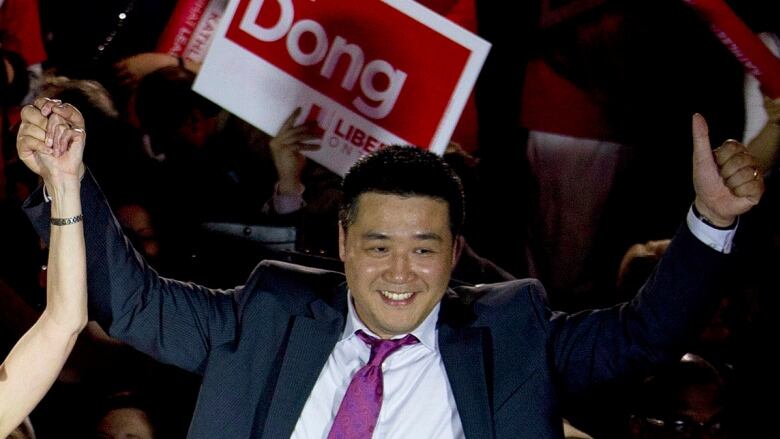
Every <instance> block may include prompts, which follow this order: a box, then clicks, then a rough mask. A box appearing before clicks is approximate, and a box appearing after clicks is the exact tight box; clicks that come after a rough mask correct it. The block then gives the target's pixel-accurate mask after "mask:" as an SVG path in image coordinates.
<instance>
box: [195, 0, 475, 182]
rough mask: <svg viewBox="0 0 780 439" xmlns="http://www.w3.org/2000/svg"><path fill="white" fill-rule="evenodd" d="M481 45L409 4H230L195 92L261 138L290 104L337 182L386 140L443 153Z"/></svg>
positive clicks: (376, 0)
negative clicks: (316, 136) (315, 135)
mask: <svg viewBox="0 0 780 439" xmlns="http://www.w3.org/2000/svg"><path fill="white" fill-rule="evenodd" d="M489 48H490V45H489V44H488V43H487V42H486V41H484V40H482V39H480V38H479V37H477V36H475V35H474V34H472V33H470V32H468V31H466V30H465V29H463V28H461V27H459V26H457V25H456V24H454V23H452V22H450V21H448V20H447V19H445V18H443V17H441V16H439V15H437V14H435V13H434V12H432V11H430V10H429V9H427V8H425V7H423V6H421V5H420V4H418V3H416V2H414V1H412V0H384V1H380V0H232V1H231V2H230V4H229V5H228V8H227V10H226V12H225V15H224V16H223V19H222V20H221V22H220V26H219V29H218V30H217V36H216V38H215V39H214V41H213V42H212V46H211V49H210V50H209V53H208V54H207V56H206V60H205V63H204V65H203V68H202V69H201V72H200V74H199V75H198V78H197V80H196V82H195V86H194V89H195V91H197V92H198V93H201V94H202V95H204V96H206V97H207V98H209V99H211V100H213V101H214V102H216V103H218V104H219V105H221V106H223V107H224V108H227V109H228V110H229V111H231V112H233V113H234V114H236V115H238V116H239V117H241V118H243V119H245V120H246V121H248V122H249V123H251V124H253V125H255V126H256V127H258V128H259V129H261V130H263V131H266V132H268V133H270V134H276V132H277V131H278V129H279V128H280V127H281V125H282V122H283V121H284V120H285V119H286V118H287V117H288V116H289V115H290V114H291V113H292V111H293V110H294V109H295V108H297V107H301V108H302V109H303V111H302V112H301V116H300V119H299V121H298V122H303V121H305V120H316V121H317V125H318V126H319V128H320V132H322V139H321V147H320V149H319V150H318V151H314V152H311V153H307V155H308V156H309V157H311V158H312V159H314V160H316V161H318V162H320V163H321V164H323V165H325V166H326V167H328V168H330V169H331V170H333V171H334V172H336V173H338V174H341V175H343V174H344V173H345V172H346V170H347V169H348V168H349V167H350V166H351V165H352V163H354V162H355V160H357V159H358V158H359V157H360V156H362V155H363V154H366V153H368V152H371V151H375V150H377V149H380V148H382V147H384V146H387V145H390V144H399V143H400V144H413V145H416V146H419V147H423V148H428V149H430V150H432V151H434V152H436V153H439V154H441V153H443V152H444V149H445V148H446V146H447V143H448V142H449V139H450V136H451V135H452V131H453V130H454V128H455V125H456V124H457V122H458V118H459V117H460V114H461V111H462V110H463V106H464V105H465V103H466V99H467V98H468V96H469V93H470V92H471V89H472V87H473V85H474V82H475V81H476V79H477V75H478V74H479V70H480V69H481V68H482V64H483V63H484V60H485V57H486V56H487V52H488V50H489Z"/></svg>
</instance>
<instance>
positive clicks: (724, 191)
mask: <svg viewBox="0 0 780 439" xmlns="http://www.w3.org/2000/svg"><path fill="white" fill-rule="evenodd" d="M693 187H694V189H695V190H696V200H695V201H694V203H695V205H696V209H698V210H699V212H700V213H701V214H702V215H704V216H705V217H706V218H708V219H709V220H710V221H711V222H712V223H714V224H715V225H717V226H722V227H727V226H730V225H731V224H733V223H734V221H735V220H736V218H737V216H738V215H741V214H743V213H745V212H747V211H748V210H750V209H751V208H752V207H753V206H755V205H756V204H758V202H759V200H760V199H761V195H762V194H763V193H764V177H763V174H762V173H761V170H760V167H759V166H758V164H757V162H756V159H755V158H754V157H753V156H752V155H751V154H750V153H749V152H748V150H747V148H746V147H745V146H744V145H742V144H741V143H739V142H737V141H736V140H727V141H726V142H724V143H723V145H721V146H720V147H719V148H718V149H716V150H715V151H712V148H711V146H710V138H709V129H708V128H707V122H706V121H705V120H704V117H702V116H701V115H700V114H696V115H694V116H693Z"/></svg>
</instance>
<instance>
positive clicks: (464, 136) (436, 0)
mask: <svg viewBox="0 0 780 439" xmlns="http://www.w3.org/2000/svg"><path fill="white" fill-rule="evenodd" d="M418 2H419V3H421V4H422V5H424V6H426V7H427V8H429V9H431V10H433V11H435V12H436V13H437V14H439V15H442V16H444V17H446V18H447V19H449V20H450V21H452V22H454V23H456V24H458V25H460V26H461V27H463V28H465V29H467V30H469V31H471V32H475V33H476V31H477V10H476V6H475V5H474V0H418ZM452 140H453V141H454V142H457V143H459V144H460V146H461V147H462V148H463V149H464V150H465V151H466V152H469V153H473V152H475V151H476V150H477V146H478V144H477V105H476V102H475V100H474V93H473V92H472V93H471V95H470V96H469V99H468V100H467V101H466V106H465V107H464V108H463V113H462V114H461V116H460V120H459V121H458V125H457V126H456V127H455V132H453V133H452Z"/></svg>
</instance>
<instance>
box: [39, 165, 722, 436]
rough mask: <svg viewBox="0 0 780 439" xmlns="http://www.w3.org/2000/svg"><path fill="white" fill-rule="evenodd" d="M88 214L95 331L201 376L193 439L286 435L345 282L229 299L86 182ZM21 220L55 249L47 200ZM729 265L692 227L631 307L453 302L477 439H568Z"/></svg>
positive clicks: (466, 403)
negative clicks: (158, 267) (140, 244)
mask: <svg viewBox="0 0 780 439" xmlns="http://www.w3.org/2000/svg"><path fill="white" fill-rule="evenodd" d="M82 203H83V206H84V208H83V210H84V224H85V227H86V229H85V230H86V242H87V255H88V267H89V268H88V271H89V273H88V281H89V300H90V319H93V320H97V321H98V322H99V323H100V324H101V325H102V326H103V327H104V328H107V329H108V331H109V333H110V334H111V335H112V336H114V337H117V338H119V339H121V340H124V341H125V342H127V343H129V344H130V345H132V346H134V347H135V348H137V349H138V350H141V351H143V352H145V353H147V354H149V355H151V356H153V357H154V358H157V359H158V360H160V361H162V362H164V363H169V364H175V365H177V366H179V367H182V368H184V369H186V370H189V371H194V372H197V373H199V374H202V376H203V384H202V388H201V391H200V394H199V397H198V404H197V407H196V411H195V414H194V418H193V421H192V424H191V427H190V432H189V437H192V438H208V439H212V438H218V437H219V438H248V437H252V438H289V437H290V434H291V433H292V431H293V429H294V427H295V424H296V422H297V421H298V418H299V416H300V413H301V411H302V409H303V406H304V403H305V402H306V399H307V397H308V395H309V393H310V392H311V389H312V388H313V386H314V384H315V382H316V380H317V377H318V375H319V373H320V371H321V370H322V367H323V366H324V364H325V362H326V360H327V358H328V356H329V355H330V353H331V351H332V349H333V347H334V345H335V343H336V342H337V341H338V339H339V336H340V334H341V332H342V330H343V328H344V324H345V315H346V309H347V306H346V297H347V296H346V285H345V284H344V276H343V275H342V274H340V273H335V272H328V271H322V270H317V269H311V268H307V267H302V266H296V265H291V264H286V263H280V262H272V261H264V262H262V263H260V264H259V265H258V266H257V268H256V269H255V270H254V272H253V273H252V275H251V276H250V277H249V279H248V280H247V282H246V284H245V285H243V286H241V287H238V288H235V289H233V290H227V291H221V290H210V289H207V288H204V287H201V286H198V285H194V284H189V283H182V282H178V281H174V280H170V279H164V278H161V277H159V276H158V275H157V273H156V272H155V271H154V270H152V269H151V268H150V267H148V266H147V265H146V263H145V262H144V261H143V259H142V258H141V257H140V256H139V255H138V254H137V253H136V252H135V251H134V250H133V248H132V246H131V245H130V243H129V241H128V240H127V239H126V238H125V237H124V236H123V235H122V231H121V228H120V226H119V225H118V223H117V221H116V220H115V219H114V217H113V215H112V214H111V212H110V210H109V206H108V204H107V203H106V201H105V199H104V198H103V196H102V194H101V192H100V190H99V188H98V186H97V184H96V183H95V181H94V180H93V179H92V177H91V176H90V175H89V174H88V175H87V176H86V177H85V178H84V181H83V183H82ZM25 209H26V210H27V213H28V215H29V216H30V218H31V219H32V221H33V223H34V224H35V226H36V228H37V229H38V231H39V233H40V234H41V236H43V237H44V238H47V237H48V233H49V226H48V218H49V215H50V214H49V207H48V205H47V204H46V203H44V202H43V200H42V197H41V195H40V191H39V192H38V193H35V194H33V195H32V196H31V198H30V199H28V200H27V202H26V203H25ZM226 257H229V255H226ZM726 259H727V257H726V256H725V255H722V254H720V253H718V252H716V251H714V250H712V249H710V248H708V247H706V246H705V245H703V244H702V243H701V242H699V241H698V240H697V239H696V238H695V237H694V236H693V235H692V234H691V233H690V232H689V231H688V229H687V227H682V228H681V229H680V232H679V233H678V235H677V236H676V237H675V239H674V241H673V243H672V245H671V246H670V248H669V250H668V252H667V255H666V256H665V257H664V259H663V260H662V262H661V263H660V266H659V268H658V271H657V272H656V273H655V274H654V276H653V277H652V278H651V279H650V281H649V282H648V283H647V285H646V286H645V288H644V289H643V291H642V292H641V294H640V295H639V296H638V297H637V298H636V299H635V300H633V301H632V302H630V303H627V304H624V305H622V306H617V307H614V308H610V309H606V310H600V311H591V312H582V313H578V314H573V315H565V314H561V313H554V312H551V311H550V310H549V309H548V308H547V307H546V305H545V301H544V299H543V298H544V291H543V288H542V286H541V285H540V284H539V283H538V282H537V281H535V280H518V281H511V282H505V283H500V284H492V285H486V286H483V287H479V288H456V289H454V290H450V291H448V293H447V295H446V296H445V298H444V299H443V301H442V306H441V308H440V314H439V321H438V337H439V345H440V349H441V355H442V358H443V361H444V365H445V368H446V371H447V376H448V378H449V382H450V385H451V386H452V391H453V393H454V396H455V401H456V404H457V409H458V412H459V414H460V419H461V421H462V423H463V428H464V431H465V434H466V437H467V438H486V439H487V438H506V439H510V438H511V439H516V438H562V437H563V436H562V427H561V413H560V411H561V401H562V399H564V398H565V397H566V396H567V395H569V394H577V393H579V392H583V391H585V390H588V389H591V388H593V386H596V385H598V384H600V383H603V382H606V381H609V380H613V379H617V378H620V377H623V376H626V375H627V374H631V373H636V372H638V371H641V370H643V369H644V368H645V367H647V366H648V365H651V364H655V363H658V362H661V361H674V360H676V359H677V358H679V355H680V353H681V352H682V351H683V346H684V343H685V340H687V339H690V335H691V334H695V332H696V329H697V328H698V327H699V326H701V324H702V323H703V322H705V321H706V319H707V318H708V316H709V315H710V312H711V311H712V309H713V308H714V306H715V303H716V302H717V297H715V295H714V294H712V291H713V290H714V283H715V282H717V277H718V274H719V273H720V272H722V271H723V270H722V269H723V264H724V262H725V261H726Z"/></svg>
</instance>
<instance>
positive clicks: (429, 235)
mask: <svg viewBox="0 0 780 439" xmlns="http://www.w3.org/2000/svg"><path fill="white" fill-rule="evenodd" d="M414 239H416V240H418V241H444V239H443V238H442V237H441V236H440V235H439V234H438V233H433V232H424V233H418V234H416V235H414Z"/></svg>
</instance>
